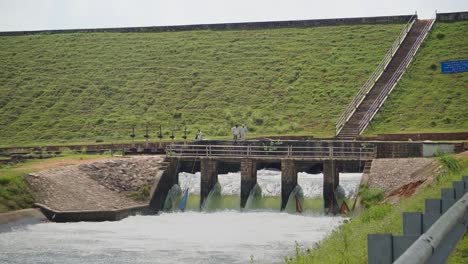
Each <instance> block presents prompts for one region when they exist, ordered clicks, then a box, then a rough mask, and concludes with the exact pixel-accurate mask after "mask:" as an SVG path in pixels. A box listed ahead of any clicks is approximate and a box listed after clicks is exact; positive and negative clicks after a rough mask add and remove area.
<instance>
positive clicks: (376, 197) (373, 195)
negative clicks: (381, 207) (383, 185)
mask: <svg viewBox="0 0 468 264" xmlns="http://www.w3.org/2000/svg"><path fill="white" fill-rule="evenodd" d="M360 194H361V197H362V203H363V204H364V207H365V208H370V207H372V206H373V205H375V204H377V203H378V202H380V201H382V200H383V199H384V198H385V196H384V193H383V191H382V190H381V189H378V188H369V187H368V186H367V185H365V186H362V187H361V191H360Z"/></svg>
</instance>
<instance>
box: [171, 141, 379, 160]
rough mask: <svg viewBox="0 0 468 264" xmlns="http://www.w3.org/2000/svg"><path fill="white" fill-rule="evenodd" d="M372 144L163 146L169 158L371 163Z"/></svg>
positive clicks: (374, 155)
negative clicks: (360, 161) (337, 145)
mask: <svg viewBox="0 0 468 264" xmlns="http://www.w3.org/2000/svg"><path fill="white" fill-rule="evenodd" d="M376 153H377V148H376V147H375V146H374V145H371V146H364V147H336V146H327V147H310V146H292V145H288V146H275V145H263V146H259V145H196V144H185V145H184V144H171V145H168V146H166V155H167V156H169V157H195V158H196V157H223V158H297V159H318V160H326V159H344V160H371V159H374V158H375V157H376Z"/></svg>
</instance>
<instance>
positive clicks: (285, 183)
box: [281, 159, 297, 210]
mask: <svg viewBox="0 0 468 264" xmlns="http://www.w3.org/2000/svg"><path fill="white" fill-rule="evenodd" d="M296 185H297V166H296V163H295V162H294V160H292V159H282V160H281V210H284V208H286V205H287V203H288V199H289V195H290V194H291V192H292V190H294V188H295V187H296Z"/></svg>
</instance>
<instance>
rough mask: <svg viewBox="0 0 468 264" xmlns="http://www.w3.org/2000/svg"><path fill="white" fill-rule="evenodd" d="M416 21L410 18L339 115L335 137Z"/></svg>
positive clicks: (414, 17)
mask: <svg viewBox="0 0 468 264" xmlns="http://www.w3.org/2000/svg"><path fill="white" fill-rule="evenodd" d="M416 19H417V15H413V16H412V17H411V18H410V20H409V21H408V23H407V24H406V25H405V27H404V28H403V29H402V30H401V32H400V34H399V35H398V37H397V39H396V40H395V41H394V42H393V44H392V46H391V47H390V49H389V50H388V52H387V53H386V54H385V56H384V58H383V59H382V61H381V62H380V63H379V65H378V66H377V68H376V69H375V70H374V72H373V73H372V74H371V76H370V77H369V79H367V81H366V82H365V83H364V85H362V86H361V88H360V89H359V91H358V93H357V94H356V96H355V97H354V98H353V101H351V103H350V104H349V105H348V106H347V108H346V110H345V111H344V112H343V114H342V115H341V117H340V119H338V121H337V122H336V125H335V129H336V135H338V134H339V133H340V131H341V129H342V128H343V126H344V125H345V123H346V122H347V121H348V120H349V118H350V117H351V116H352V115H353V113H354V112H355V111H356V109H357V108H358V106H359V105H360V104H361V102H362V101H363V100H364V98H365V97H366V95H367V94H368V93H369V91H370V89H371V88H372V87H373V86H374V84H375V82H377V80H378V79H379V77H380V75H382V73H383V71H384V70H385V69H386V68H387V66H388V64H389V63H390V61H391V60H392V58H393V56H394V55H395V53H396V52H397V50H398V48H399V47H400V45H401V43H403V40H405V38H406V35H407V34H408V32H409V31H410V30H411V27H412V26H413V24H414V22H415V21H416Z"/></svg>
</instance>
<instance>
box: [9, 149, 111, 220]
mask: <svg viewBox="0 0 468 264" xmlns="http://www.w3.org/2000/svg"><path fill="white" fill-rule="evenodd" d="M103 157H106V156H96V155H69V156H65V157H56V158H50V159H46V160H28V161H25V162H22V163H18V164H14V165H5V166H0V213H4V212H8V211H13V210H19V209H24V208H30V207H31V206H32V204H33V203H34V197H33V195H32V193H31V190H30V189H29V186H28V184H27V182H26V181H25V180H24V179H23V176H24V175H26V174H28V173H33V172H37V171H41V170H46V169H50V168H54V167H60V166H66V165H72V164H76V163H78V162H80V161H83V160H92V159H100V158H103Z"/></svg>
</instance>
